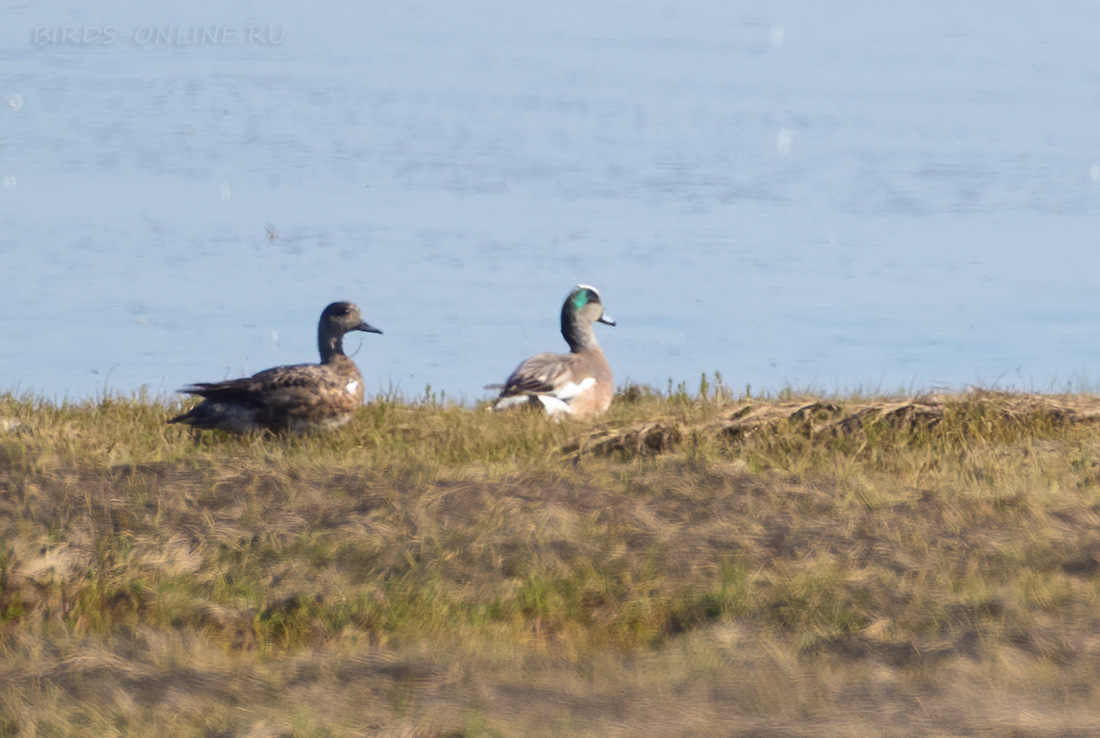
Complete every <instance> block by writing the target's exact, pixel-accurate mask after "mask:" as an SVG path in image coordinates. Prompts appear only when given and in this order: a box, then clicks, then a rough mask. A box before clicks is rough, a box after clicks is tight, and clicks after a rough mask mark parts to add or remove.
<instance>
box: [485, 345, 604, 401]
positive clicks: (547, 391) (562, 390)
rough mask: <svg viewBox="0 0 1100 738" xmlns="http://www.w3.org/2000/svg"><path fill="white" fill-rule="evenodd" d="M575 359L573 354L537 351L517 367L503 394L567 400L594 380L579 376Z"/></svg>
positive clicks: (505, 385) (509, 378) (506, 395)
mask: <svg viewBox="0 0 1100 738" xmlns="http://www.w3.org/2000/svg"><path fill="white" fill-rule="evenodd" d="M575 359H576V357H575V356H574V355H573V354H552V353H545V354H535V355H534V356H532V357H531V358H529V359H527V360H526V361H524V362H523V363H522V364H520V365H519V366H518V367H516V370H515V371H514V372H512V375H511V376H510V377H508V381H506V382H505V383H504V390H503V391H502V392H501V393H500V396H501V397H510V396H514V395H551V396H553V397H557V398H558V399H560V400H565V401H568V400H570V399H572V398H573V397H575V396H576V395H577V394H578V393H580V392H583V391H584V390H585V389H587V388H588V387H589V386H590V385H591V384H593V383H594V382H595V379H593V378H592V377H578V376H577V373H576V371H575V364H576V360H575Z"/></svg>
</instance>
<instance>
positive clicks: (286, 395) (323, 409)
mask: <svg viewBox="0 0 1100 738" xmlns="http://www.w3.org/2000/svg"><path fill="white" fill-rule="evenodd" d="M351 331H363V332H365V333H378V334H381V333H382V331H380V330H379V329H378V328H375V327H374V326H372V325H370V324H369V323H367V322H366V321H365V320H363V316H362V314H361V312H360V310H359V308H358V307H357V306H356V305H354V304H353V303H350V302H334V303H332V304H331V305H329V306H328V307H326V308H325V309H324V311H323V312H322V313H321V319H320V321H319V322H318V324H317V348H318V351H319V352H320V354H321V363H319V364H294V365H287V366H277V367H273V368H271V369H265V370H264V371H262V372H258V373H257V374H253V375H252V376H251V377H242V378H240V379H228V380H225V381H222V382H197V383H195V384H190V385H187V386H186V387H183V388H181V389H180V390H179V391H180V392H183V393H186V394H189V395H194V396H197V397H201V398H202V402H200V403H199V404H198V405H195V406H194V407H193V408H191V409H190V410H188V411H187V412H185V413H183V414H182V415H177V416H176V417H174V418H172V419H170V420H169V421H168V422H169V423H182V424H184V425H189V426H191V427H193V428H198V429H203V430H225V431H229V432H231V433H256V432H260V431H264V430H268V431H274V432H281V431H290V432H292V433H300V432H304V431H312V430H331V429H333V428H339V427H340V426H342V425H344V424H346V423H347V422H348V421H350V420H351V419H352V416H354V415H355V411H356V410H357V409H358V408H359V406H360V405H362V404H363V376H362V375H361V374H360V373H359V368H358V367H357V366H356V365H355V362H354V361H352V360H351V359H349V358H348V357H347V355H346V354H345V353H344V335H345V334H347V333H350V332H351Z"/></svg>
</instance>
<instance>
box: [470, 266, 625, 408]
mask: <svg viewBox="0 0 1100 738" xmlns="http://www.w3.org/2000/svg"><path fill="white" fill-rule="evenodd" d="M593 323H605V324H607V325H615V321H614V320H612V319H611V316H610V315H608V314H607V313H605V312H604V309H603V302H602V301H601V300H600V293H599V292H598V291H597V290H596V288H595V287H591V286H589V285H586V284H582V285H577V286H576V287H575V288H573V291H572V292H570V293H569V296H568V297H567V298H565V303H564V304H562V306H561V335H562V336H563V337H564V338H565V342H566V343H568V344H569V353H568V354H553V353H544V354H535V355H534V356H532V357H531V358H529V359H527V360H526V361H524V362H523V363H522V364H520V365H519V366H518V367H516V370H515V371H514V372H512V375H511V376H510V377H508V380H507V381H506V382H505V383H504V384H503V386H502V385H490V386H489V387H488V389H500V390H501V392H500V396H499V397H498V398H497V399H496V401H495V402H494V403H493V405H492V408H491V409H493V410H504V409H507V408H510V407H516V406H520V405H533V406H537V407H542V408H544V409H545V410H546V412H547V413H549V414H550V415H552V416H558V417H564V416H574V417H590V416H593V415H599V414H600V413H602V412H603V411H604V410H607V408H608V406H609V405H610V404H611V398H612V397H613V396H614V394H615V383H614V379H613V378H612V376H611V367H610V366H608V364H607V358H606V357H605V356H604V355H603V351H601V350H600V345H599V343H597V342H596V335H595V333H593V332H592V324H593Z"/></svg>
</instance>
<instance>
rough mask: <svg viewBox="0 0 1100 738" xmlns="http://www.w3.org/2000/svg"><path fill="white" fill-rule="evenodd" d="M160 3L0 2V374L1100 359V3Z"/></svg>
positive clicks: (459, 379) (1077, 376)
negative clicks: (307, 364) (341, 324)
mask: <svg viewBox="0 0 1100 738" xmlns="http://www.w3.org/2000/svg"><path fill="white" fill-rule="evenodd" d="M179 5H181V4H179V3H174V4H171V5H165V6H164V7H159V8H158V7H155V6H153V5H151V4H150V3H147V2H141V3H138V2H129V3H123V4H120V5H119V6H117V9H99V8H94V9H90V8H89V7H87V6H86V4H79V3H76V2H75V1H74V0H69V1H68V2H42V3H27V2H16V3H11V2H8V3H0V6H2V7H3V11H2V12H3V18H4V23H3V26H2V28H0V181H2V183H3V185H2V186H0V259H2V266H0V337H2V340H0V388H4V389H16V390H21V391H26V390H33V391H35V392H37V393H40V394H42V395H45V396H47V397H52V398H57V399H61V398H69V399H81V398H86V397H90V396H94V395H96V394H98V393H99V392H102V391H103V390H104V389H106V390H108V391H111V392H123V393H129V392H131V391H133V390H135V389H137V388H139V387H141V386H146V387H148V388H149V389H150V390H151V391H152V392H154V393H164V394H167V393H170V392H171V391H172V390H174V389H175V388H177V387H179V386H181V385H183V384H185V383H187V382H190V381H196V380H216V379H221V378H224V377H228V376H236V375H239V374H243V373H251V372H254V371H258V370H260V369H264V368H266V367H269V366H272V365H276V364H284V363H297V362H302V361H315V360H316V347H315V329H316V321H317V317H318V316H319V314H320V311H321V309H322V308H323V307H324V306H325V305H326V304H327V303H328V302H331V301H332V300H335V299H349V300H353V301H355V302H357V303H359V304H360V305H361V306H362V308H363V310H364V313H365V315H366V316H367V318H368V320H370V321H371V322H372V323H374V324H375V325H377V326H379V327H380V328H382V329H383V330H384V331H385V335H384V336H372V335H364V336H362V337H360V336H359V335H358V334H353V336H352V340H350V341H349V344H348V348H349V353H350V352H351V351H356V350H357V353H356V355H355V358H356V360H357V361H358V362H359V364H360V366H361V368H362V369H363V373H364V375H365V376H366V377H367V386H368V392H370V391H379V390H385V389H388V388H391V387H392V388H395V389H398V390H399V391H401V392H403V393H405V394H407V395H416V394H419V393H421V392H423V390H424V388H425V386H426V385H429V384H430V385H431V386H432V387H433V388H434V389H436V390H445V391H446V393H447V394H448V395H449V396H453V397H456V398H463V399H465V400H467V401H473V400H476V399H479V398H482V397H485V396H488V393H487V392H484V391H483V390H482V389H481V387H482V385H484V384H485V383H488V382H494V381H501V380H502V379H503V378H504V377H505V376H506V375H507V374H508V373H509V372H510V371H511V370H512V368H513V367H514V366H515V365H516V364H517V363H518V362H519V361H520V359H522V358H524V357H525V356H526V355H528V354H531V353H533V352H536V351H540V350H564V346H565V345H564V342H563V341H562V339H561V337H560V335H559V334H558V324H557V320H558V311H559V309H560V304H561V301H562V299H563V298H564V297H565V295H566V293H567V292H568V291H569V289H570V287H571V286H572V285H574V284H576V283H578V282H587V283H590V284H594V285H596V286H598V287H599V288H600V290H601V292H602V293H603V296H604V301H605V303H606V305H607V309H608V311H609V312H610V313H611V314H612V315H614V317H615V318H616V319H617V320H618V321H619V325H618V327H616V328H607V327H604V326H598V329H599V330H598V335H599V337H600V340H601V342H602V344H603V346H604V349H605V351H606V353H607V355H608V357H609V359H610V361H611V364H612V367H613V368H614V370H615V372H616V378H617V380H618V381H620V382H625V381H628V380H629V381H635V382H643V383H648V384H653V385H657V386H661V387H663V386H665V385H666V383H667V381H668V380H669V379H670V378H671V379H674V380H676V381H680V380H687V381H688V382H689V384H690V386H691V387H693V388H694V387H695V386H696V385H697V382H698V377H699V374H700V373H701V372H708V373H709V372H713V371H715V370H717V371H720V372H721V373H722V375H723V376H724V378H725V379H726V381H727V382H728V383H729V385H730V386H731V387H733V388H734V389H735V390H737V391H740V390H741V389H742V388H743V387H744V386H745V385H752V387H753V391H754V392H762V391H766V390H777V389H780V388H782V387H784V386H786V385H792V386H794V387H797V388H806V387H810V388H816V389H820V390H825V391H845V390H852V389H865V390H882V391H895V390H897V389H901V388H905V389H912V390H920V389H929V388H940V387H947V388H963V387H965V386H967V385H970V384H984V385H996V386H1000V387H1023V388H1028V389H1037V390H1060V389H1064V388H1065V387H1066V386H1067V385H1072V386H1077V387H1081V386H1087V387H1095V386H1096V384H1097V380H1098V379H1100V340H1098V337H1100V296H1098V295H1097V290H1096V288H1095V286H1094V285H1095V284H1096V281H1097V279H1098V277H1100V269H1098V267H1100V255H1098V250H1100V3H1094V2H1059V1H1055V2H1047V3H1042V4H1040V3H1031V2H1023V1H1019V2H1007V3H1005V2H996V3H995V2H984V1H980V0H979V1H977V2H971V3H963V4H960V3H956V2H954V1H952V2H943V1H933V2H928V3H922V4H918V5H916V6H914V7H911V8H899V7H891V6H895V5H897V4H893V3H881V2H872V1H871V0H857V1H856V2H848V3H832V2H830V3H808V2H785V3H784V2H780V3H775V2H742V3H729V2H724V1H719V0H712V1H711V2H690V1H689V2H687V3H686V4H685V3H683V2H671V1H668V2H665V1H664V0H659V1H657V2H648V3H636V2H608V1H603V2H599V1H597V2H587V1H586V2H580V1H579V0H567V1H566V2H562V3H556V4H554V7H552V8H551V7H543V5H546V4H534V3H512V2H506V0H485V1H479V2H463V3H428V2H401V3H395V2H377V1H368V2H365V3H350V2H337V3H334V4H330V7H328V8H325V9H314V8H309V9H306V7H305V4H299V3H294V4H292V3H289V2H285V1H279V2H274V3H271V2H267V3H260V2H249V1H247V0H246V1H244V2H236V3H229V4H226V3H219V4H214V3H210V2H200V3H197V4H189V5H188V7H186V8H181V7H178V6H179ZM884 6H887V7H884ZM960 6H961V7H960Z"/></svg>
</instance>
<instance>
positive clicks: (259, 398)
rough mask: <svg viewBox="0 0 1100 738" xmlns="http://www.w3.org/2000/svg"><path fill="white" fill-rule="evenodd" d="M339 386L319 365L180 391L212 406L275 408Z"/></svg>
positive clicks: (280, 368)
mask: <svg viewBox="0 0 1100 738" xmlns="http://www.w3.org/2000/svg"><path fill="white" fill-rule="evenodd" d="M338 385H339V378H338V377H336V376H333V374H332V372H329V371H325V369H324V367H322V366H320V365H318V364H294V365H290V366H277V367H274V368H272V369H265V370H264V371H262V372H259V373H257V374H253V375H252V376H251V377H242V378H240V379H227V380H225V381H222V382H196V383H195V384H191V385H188V386H186V387H184V388H183V389H182V390H180V391H181V392H186V393H188V394H191V395H198V396H199V397H202V398H203V399H205V400H209V401H210V402H222V403H232V404H237V405H248V406H250V407H267V408H271V407H284V406H289V405H293V404H296V403H298V402H301V399H302V398H303V397H308V396H311V395H316V394H319V393H327V392H329V391H331V390H332V389H335V388H337V386H338Z"/></svg>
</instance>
